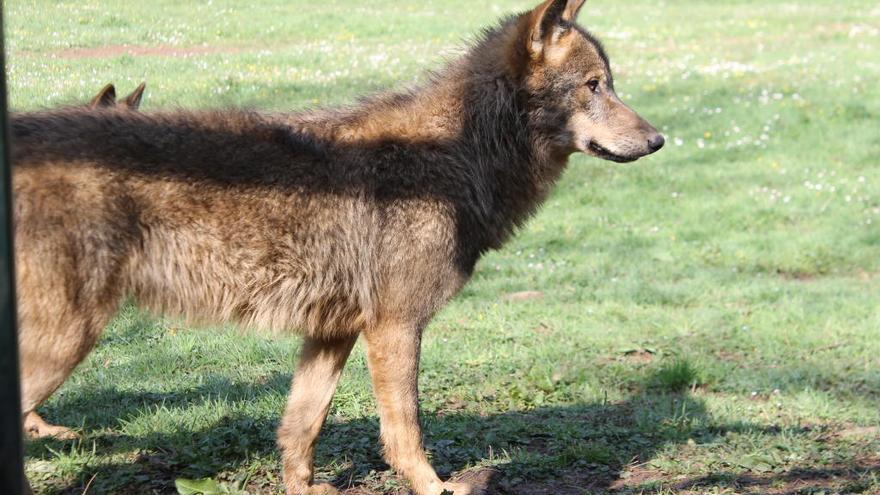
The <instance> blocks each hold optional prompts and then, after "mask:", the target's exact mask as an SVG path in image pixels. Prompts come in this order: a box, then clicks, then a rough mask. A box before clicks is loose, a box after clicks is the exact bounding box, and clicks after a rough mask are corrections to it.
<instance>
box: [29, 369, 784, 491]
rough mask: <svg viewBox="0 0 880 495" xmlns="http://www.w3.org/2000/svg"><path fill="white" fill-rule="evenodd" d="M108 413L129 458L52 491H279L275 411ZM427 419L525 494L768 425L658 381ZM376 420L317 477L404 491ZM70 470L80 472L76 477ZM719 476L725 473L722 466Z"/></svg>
mask: <svg viewBox="0 0 880 495" xmlns="http://www.w3.org/2000/svg"><path fill="white" fill-rule="evenodd" d="M651 382H652V383H653V382H656V379H654V378H651ZM288 383H289V375H286V374H277V375H275V376H273V377H271V378H270V379H269V380H267V381H266V382H264V383H259V384H240V383H230V382H229V381H228V380H226V379H223V378H216V379H209V380H206V381H205V385H204V386H203V387H200V388H197V389H193V390H187V391H181V392H174V393H168V394H131V393H127V392H121V391H115V390H113V389H109V388H108V389H101V390H97V391H95V392H94V393H92V394H84V395H82V396H80V397H79V398H72V399H73V400H64V401H63V402H62V403H60V404H59V405H58V407H63V408H65V409H67V410H68V412H66V413H65V415H69V414H70V412H72V411H79V412H81V413H82V414H89V415H90V418H92V417H93V415H94V409H95V404H112V405H113V406H112V408H109V407H108V409H112V411H113V412H114V415H115V416H117V417H120V418H125V417H130V416H131V415H134V414H135V413H137V412H138V411H142V410H143V406H144V404H147V403H156V402H160V403H162V404H164V405H165V406H166V407H177V408H180V409H183V410H184V411H185V409H186V408H187V407H189V406H191V405H193V404H197V403H198V402H199V401H203V400H209V398H210V397H211V396H214V397H216V396H217V394H218V391H222V392H223V394H222V395H223V396H224V397H225V398H226V399H227V400H228V401H232V402H234V401H245V400H251V399H253V398H254V397H258V396H260V395H261V394H266V393H281V394H284V393H286V391H287V387H288ZM183 414H185V412H184V413H183ZM279 414H280V411H279ZM108 417H109V416H101V415H98V419H97V420H94V419H90V420H89V423H88V424H87V425H86V431H85V435H86V440H85V442H84V445H83V447H84V448H87V449H88V450H90V449H91V444H92V443H94V446H95V449H96V450H97V451H98V452H100V453H101V455H102V456H114V455H115V456H117V457H116V458H117V459H118V458H120V457H122V458H124V459H125V460H124V461H118V462H117V461H115V460H114V461H112V462H109V463H103V462H97V463H90V462H84V463H82V464H81V465H80V466H81V467H76V468H74V469H79V472H75V473H74V474H73V475H72V476H71V477H70V478H68V484H67V485H66V486H55V487H54V488H52V489H50V491H49V493H65V494H72V493H77V494H79V493H82V492H83V489H84V488H85V486H86V485H87V484H88V483H89V481H90V480H91V486H90V491H91V492H92V493H175V492H174V479H176V478H179V477H182V478H202V477H212V478H220V479H225V480H227V481H237V482H241V481H242V479H233V478H232V476H233V475H230V474H229V473H233V472H243V471H246V472H247V473H248V474H247V476H248V479H247V481H246V485H247V487H248V489H249V490H251V491H252V492H254V493H281V489H280V488H279V487H280V479H279V477H280V466H279V462H278V457H277V454H276V447H275V429H276V427H277V422H278V419H277V416H273V417H271V418H268V417H250V416H247V415H244V414H242V415H228V416H224V417H222V418H220V419H219V420H217V421H215V422H214V423H213V424H211V425H210V426H208V427H201V428H194V429H186V428H180V429H177V430H175V431H174V432H173V433H168V432H156V433H148V434H146V435H142V436H140V435H138V436H126V435H118V434H115V433H112V431H108V430H109V427H112V426H113V425H115V424H117V423H116V422H115V421H114V422H111V421H110V420H109V419H107V418H108ZM423 423H424V426H425V434H426V438H427V448H428V449H429V451H430V453H431V458H432V463H433V465H434V466H435V468H436V469H437V471H438V473H439V474H440V475H441V476H442V477H447V476H456V477H465V478H470V479H471V481H474V482H476V483H478V484H480V485H483V486H486V487H487V488H488V491H489V493H497V494H523V495H536V494H558V495H567V494H576V493H577V494H581V493H602V492H606V491H609V490H613V491H623V492H626V490H627V488H626V487H624V488H619V487H615V486H614V483H615V481H617V480H618V479H619V478H620V475H621V473H622V472H624V471H625V470H626V469H627V467H628V466H631V465H633V464H641V463H645V462H647V461H650V460H651V459H652V458H653V457H654V456H655V454H656V453H657V452H658V451H659V450H661V449H663V448H665V447H667V446H669V445H675V444H680V443H686V442H688V441H689V440H695V441H696V442H698V443H707V442H711V441H712V440H713V439H714V438H716V437H718V436H721V435H725V434H726V433H727V432H731V431H734V432H742V431H762V432H765V433H767V432H768V431H767V429H766V428H763V427H759V426H756V425H751V424H746V423H735V424H724V425H717V424H715V423H714V422H713V421H712V420H711V418H710V417H708V416H707V413H706V408H705V405H704V404H703V402H702V400H701V399H699V398H698V397H693V396H690V395H688V394H687V393H661V392H658V391H652V390H651V389H650V388H647V389H646V391H645V392H644V393H641V394H637V395H634V396H633V397H631V398H629V399H628V400H626V401H622V402H616V403H592V404H576V405H566V406H554V407H545V408H540V409H535V410H530V411H520V412H506V413H499V414H489V415H475V414H471V413H448V414H426V415H424V417H423ZM378 431H379V425H378V421H377V419H376V418H375V417H366V418H356V419H338V418H333V417H331V418H330V420H329V421H328V423H327V425H325V427H324V430H323V433H322V437H321V440H320V442H319V445H318V452H317V458H316V466H318V472H319V477H323V478H325V479H329V480H330V481H331V482H332V483H333V484H335V485H336V486H337V487H339V488H341V489H347V490H348V493H351V494H368V493H371V494H372V493H398V492H399V493H406V491H405V490H404V489H403V488H400V487H401V486H402V485H401V483H400V482H399V480H397V479H396V478H394V477H393V476H391V475H390V473H388V472H387V470H388V466H387V465H386V464H385V463H384V461H383V460H382V458H381V456H380V454H379V443H378V442H379V439H378ZM769 433H779V432H769ZM86 444H87V445H88V447H86ZM69 445H70V444H69V443H65V442H58V441H54V440H40V441H35V442H33V443H31V444H30V445H29V447H28V454H29V455H30V456H31V457H35V458H43V459H51V458H52V457H53V456H55V455H56V454H55V452H58V451H59V450H65V449H69V448H70V447H69ZM245 466H247V467H245ZM456 472H457V473H458V474H457V475H456V474H455V473H456ZM93 478H94V479H93ZM70 479H74V480H75V481H74V482H73V483H69V480H70ZM719 480H721V481H722V482H723V481H724V477H721V478H719ZM728 481H729V480H728ZM709 483H711V479H710V478H706V479H701V480H693V481H692V484H693V486H707V485H708V484H709ZM633 493H636V492H633ZM638 493H641V491H640V492H638Z"/></svg>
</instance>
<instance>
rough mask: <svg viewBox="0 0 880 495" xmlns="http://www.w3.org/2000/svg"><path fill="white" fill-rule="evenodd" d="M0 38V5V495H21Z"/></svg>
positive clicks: (0, 10)
mask: <svg viewBox="0 0 880 495" xmlns="http://www.w3.org/2000/svg"><path fill="white" fill-rule="evenodd" d="M2 34H3V4H2V3H0V69H2V70H0V175H2V177H0V182H2V183H0V493H9V494H14V495H17V494H20V493H23V492H24V465H23V462H22V449H21V434H22V428H21V398H20V391H19V389H18V387H19V383H18V338H17V336H16V326H15V323H16V316H15V280H14V279H15V269H14V265H13V251H12V198H11V177H10V173H11V170H10V168H9V134H8V132H7V127H6V57H5V52H4V49H3V46H4V44H3V36H2Z"/></svg>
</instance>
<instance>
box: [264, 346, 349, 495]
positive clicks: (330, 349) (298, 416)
mask: <svg viewBox="0 0 880 495" xmlns="http://www.w3.org/2000/svg"><path fill="white" fill-rule="evenodd" d="M355 341H357V336H356V335H355V336H353V337H349V338H345V339H342V340H335V341H322V340H318V339H314V338H310V337H306V339H305V342H304V343H303V348H302V351H301V352H300V358H299V364H298V366H297V369H296V373H295V374H294V375H293V385H292V387H291V391H290V396H289V397H288V399H287V407H286V409H285V411H284V417H283V418H282V419H281V426H280V427H279V428H278V446H279V447H280V449H281V456H282V460H283V462H284V484H285V487H286V488H287V494H288V495H334V494H337V493H338V491H337V490H336V489H335V488H333V487H332V486H330V485H328V484H320V485H315V484H313V481H314V479H313V478H314V457H315V442H316V441H317V440H318V435H319V434H320V432H321V426H322V425H323V424H324V420H325V419H326V418H327V412H328V411H329V410H330V399H332V398H333V393H334V392H335V391H336V384H337V383H338V382H339V376H340V375H341V374H342V369H343V367H344V366H345V361H346V360H347V359H348V355H349V354H350V353H351V349H352V347H353V346H354V343H355Z"/></svg>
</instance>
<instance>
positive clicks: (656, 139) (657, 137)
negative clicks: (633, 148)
mask: <svg viewBox="0 0 880 495" xmlns="http://www.w3.org/2000/svg"><path fill="white" fill-rule="evenodd" d="M664 144H666V139H665V138H664V137H663V134H660V133H659V132H658V133H657V134H654V135H653V136H651V137H649V138H648V149H650V150H651V153H653V152H655V151H657V150H659V149H660V148H662V147H663V145H664Z"/></svg>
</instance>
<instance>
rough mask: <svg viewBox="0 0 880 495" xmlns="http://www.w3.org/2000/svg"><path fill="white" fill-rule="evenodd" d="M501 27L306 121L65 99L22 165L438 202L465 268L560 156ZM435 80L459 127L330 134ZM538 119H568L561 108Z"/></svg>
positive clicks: (25, 118)
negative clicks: (424, 78)
mask: <svg viewBox="0 0 880 495" xmlns="http://www.w3.org/2000/svg"><path fill="white" fill-rule="evenodd" d="M512 22H513V18H511V19H508V20H506V21H505V22H504V23H503V24H502V26H509V25H510V24H511V23H512ZM502 33H503V28H496V29H493V30H489V31H487V32H486V33H485V34H484V35H483V37H482V38H481V39H480V40H479V42H478V43H477V44H476V45H475V47H474V48H473V49H472V50H471V54H470V55H469V56H467V57H466V58H465V59H463V60H461V61H458V62H457V63H454V64H452V65H451V66H450V67H448V68H447V69H446V70H445V71H444V72H441V73H437V74H434V75H432V76H431V80H430V81H429V82H428V83H426V85H425V86H423V87H421V88H418V89H415V90H412V91H410V92H404V93H399V94H392V95H380V96H378V97H374V98H372V99H367V100H364V102H363V104H362V106H360V107H353V108H351V109H345V110H338V111H329V112H315V113H313V114H308V113H307V114H304V115H305V117H306V119H305V120H306V124H302V123H301V122H300V120H301V119H300V118H299V117H298V116H297V115H288V116H286V119H278V118H272V117H271V116H264V115H260V114H258V113H254V112H246V111H235V110H233V111H206V112H182V111H178V112H174V113H159V114H136V113H131V112H125V111H113V110H110V109H107V110H102V111H95V110H90V111H84V110H82V109H78V108H68V109H64V110H60V111H49V112H41V113H33V114H22V115H16V116H15V117H14V118H13V120H12V135H13V140H14V142H15V147H14V148H13V150H14V154H13V161H14V162H15V164H16V166H17V167H18V168H24V167H36V166H38V165H39V164H40V163H44V162H47V161H56V160H65V161H68V162H69V164H68V165H67V166H69V167H90V168H100V169H102V170H104V171H105V172H106V174H107V177H117V179H118V180H122V181H123V182H124V177H127V176H128V174H134V175H136V176H139V177H141V178H142V180H154V181H171V182H180V183H187V184H197V183H204V184H206V185H210V186H211V187H214V188H231V189H248V190H259V189H261V188H270V189H273V190H277V191H285V192H289V193H296V194H306V195H308V194H320V193H333V194H343V195H349V196H352V195H353V196H363V197H371V198H375V200H376V201H377V202H378V203H377V204H381V203H382V202H387V201H394V200H399V199H410V198H424V199H428V198H430V199H434V200H439V201H442V202H444V203H446V204H448V205H449V206H450V207H451V208H452V209H453V210H454V212H455V215H456V221H457V224H458V228H459V235H457V236H456V237H457V239H456V241H457V242H458V245H457V253H458V259H459V263H460V269H461V270H462V272H464V273H469V272H470V271H471V269H472V267H473V263H474V262H475V261H476V259H477V257H478V256H479V254H481V253H483V252H485V251H486V250H487V249H490V248H496V247H498V246H500V245H501V243H502V242H503V240H504V239H506V238H507V236H508V235H509V234H510V233H511V231H512V230H513V229H514V228H515V227H516V226H517V225H520V224H521V223H522V222H523V221H524V220H525V219H526V218H527V217H528V215H529V214H530V213H531V212H533V211H534V210H535V208H536V207H537V206H538V204H539V202H540V201H541V200H542V199H543V197H544V195H545V194H546V193H547V189H548V187H549V186H550V184H551V183H552V182H553V181H554V180H555V179H556V178H557V176H558V174H559V173H560V171H561V165H562V163H561V161H560V160H558V159H553V157H551V156H548V152H547V150H545V149H542V146H543V145H544V144H545V143H542V142H541V140H542V138H543V136H541V135H537V134H536V133H535V132H534V131H533V129H530V126H529V118H530V116H529V115H528V109H527V108H525V106H524V102H523V101H522V97H521V96H520V95H518V91H519V89H518V88H517V87H516V86H517V81H516V79H515V77H516V75H515V74H509V73H506V72H507V68H506V67H504V66H502V65H501V64H499V62H498V60H497V59H496V57H493V56H492V55H491V54H493V53H496V52H497V51H498V50H499V46H498V45H499V44H500V43H503V42H504V40H503V38H502ZM450 85H452V86H453V87H451V88H450V87H449V86H450ZM435 88H442V91H444V92H448V91H450V90H452V91H455V92H456V93H457V96H458V97H459V98H460V101H461V105H460V108H461V110H463V114H462V115H455V116H454V119H456V120H459V121H460V123H459V126H460V128H459V129H457V130H456V132H455V133H452V134H449V135H447V136H443V138H442V139H431V140H428V139H425V140H419V139H413V138H412V137H403V138H398V137H395V136H382V137H380V138H377V139H369V140H359V139H339V138H337V137H336V136H333V135H329V136H328V135H327V133H326V129H328V128H330V129H332V128H333V127H334V126H336V125H339V126H344V125H345V124H346V123H348V122H352V121H356V120H357V119H358V118H359V116H360V115H361V114H363V113H369V112H373V111H375V110H374V109H375V108H376V107H381V108H382V111H387V109H388V108H394V107H404V106H407V105H413V104H414V103H415V104H418V99H419V95H420V94H431V92H432V90H433V89H435ZM454 110H455V111H458V109H457V108H456V109H454ZM541 111H542V113H546V112H547V109H546V108H542V109H541ZM560 111H561V109H560ZM315 115H318V116H319V118H321V119H322V121H321V122H320V124H319V125H320V126H321V127H322V128H323V129H322V130H321V133H320V134H319V135H315V134H313V133H310V132H309V130H310V128H312V127H315V126H316V124H314V123H312V122H311V121H310V120H309V119H313V118H315ZM539 117H540V118H544V119H548V120H557V121H560V122H562V121H563V119H561V118H559V116H557V115H553V114H550V115H539ZM72 149H75V150H76V154H75V160H70V158H71V150H72Z"/></svg>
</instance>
